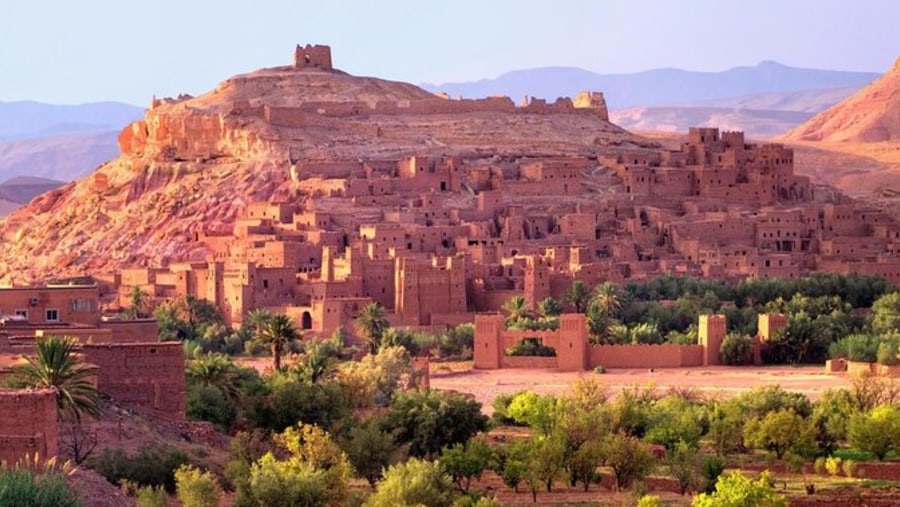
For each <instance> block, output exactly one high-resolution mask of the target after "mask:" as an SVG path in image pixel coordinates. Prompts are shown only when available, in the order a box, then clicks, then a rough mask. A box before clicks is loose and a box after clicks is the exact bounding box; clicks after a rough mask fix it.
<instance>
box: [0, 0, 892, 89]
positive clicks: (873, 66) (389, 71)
mask: <svg viewBox="0 0 900 507" xmlns="http://www.w3.org/2000/svg"><path fill="white" fill-rule="evenodd" d="M898 20H900V1H897V0H843V1H841V0H780V1H773V0H752V1H741V0H732V1H720V0H717V1H712V0H682V1H676V0H656V1H650V0H620V1H615V2H613V1H610V0H593V1H592V0H583V1H569V0H553V1H543V2H538V1H526V0H516V1H501V0H480V1H468V0H465V1H462V0H459V1H453V0H412V1H391V0H381V1H368V0H357V1H350V0H308V1H303V0H217V1H207V0H180V1H172V0H149V1H130V0H80V1H70V0H54V1H51V0H3V1H2V5H0V101H11V100H25V99H30V100H38V101H43V102H52V103H80V102H89V101H98V100H119V101H125V102H131V103H134V104H146V103H148V102H149V100H150V98H151V96H153V95H154V94H156V95H158V96H169V95H176V94H178V93H180V92H188V93H192V94H198V93H202V92H204V91H206V90H209V89H211V88H213V87H214V86H215V85H216V83H218V82H219V81H221V80H223V79H225V78H227V77H228V76H231V75H233V74H237V73H241V72H247V71H250V70H253V69H257V68H260V67H270V66H275V65H284V64H287V63H288V62H289V61H290V59H291V54H292V50H293V46H294V45H295V44H296V43H307V42H310V43H323V44H329V45H331V46H332V54H333V57H334V62H335V66H337V67H338V68H340V69H343V70H346V71H348V72H350V73H352V74H360V75H376V76H379V77H384V78H388V79H396V80H403V81H410V82H413V83H421V82H434V83H439V82H446V81H467V80H474V79H479V78H485V77H494V76H497V75H499V74H501V73H503V72H506V71H509V70H515V69H522V68H530V67H542V66H551V65H560V66H577V67H583V68H585V69H589V70H592V71H596V72H602V73H622V72H634V71H640V70H647V69H651V68H659V67H679V68H684V69H691V70H704V71H718V70H724V69H727V68H731V67H735V66H739V65H755V64H756V63H758V62H759V61H761V60H776V61H779V62H781V63H784V64H787V65H792V66H798V67H811V68H828V69H840V70H863V71H878V72H882V71H884V70H886V69H887V68H888V67H889V66H890V65H891V63H892V62H893V61H894V59H895V58H897V57H898V56H900V33H898V24H897V23H898Z"/></svg>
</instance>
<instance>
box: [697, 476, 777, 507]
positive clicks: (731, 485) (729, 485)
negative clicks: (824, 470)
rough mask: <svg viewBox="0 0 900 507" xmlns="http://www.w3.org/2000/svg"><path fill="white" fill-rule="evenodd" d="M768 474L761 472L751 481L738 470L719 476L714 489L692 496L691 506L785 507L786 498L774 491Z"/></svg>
mask: <svg viewBox="0 0 900 507" xmlns="http://www.w3.org/2000/svg"><path fill="white" fill-rule="evenodd" d="M770 480H771V479H770V475H769V473H768V472H763V473H762V474H760V477H759V479H758V480H756V481H751V480H750V479H748V478H747V477H745V476H744V475H743V474H742V473H740V472H737V471H735V472H731V473H730V474H728V475H725V476H722V477H720V478H719V481H718V482H717V483H716V491H715V492H713V493H703V494H701V495H698V496H696V497H694V501H693V503H692V504H691V505H693V507H747V506H750V505H752V506H754V507H787V505H788V502H787V500H786V499H785V498H784V497H783V496H782V495H779V494H778V493H776V492H775V488H773V487H772V485H771V483H770Z"/></svg>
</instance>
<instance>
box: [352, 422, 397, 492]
mask: <svg viewBox="0 0 900 507" xmlns="http://www.w3.org/2000/svg"><path fill="white" fill-rule="evenodd" d="M394 440H395V438H394V434H393V433H391V432H388V431H385V430H384V429H383V428H381V424H380V421H379V420H377V419H369V420H367V421H365V422H363V423H361V424H359V425H357V426H356V427H354V428H352V429H351V430H350V431H349V433H348V434H347V437H346V438H345V439H344V441H343V442H342V446H341V448H342V449H343V450H344V452H345V453H347V458H348V459H349V460H350V464H352V465H353V468H354V469H355V470H356V473H357V475H358V476H360V477H362V478H364V479H366V480H367V481H368V482H369V485H370V486H373V487H374V486H375V483H376V482H377V481H378V480H379V479H380V478H381V474H382V471H383V470H384V469H386V468H388V467H389V466H391V465H393V464H395V463H397V462H399V461H400V460H401V459H403V458H404V455H405V450H404V448H403V447H402V446H399V445H397V444H396V442H395V441H394Z"/></svg>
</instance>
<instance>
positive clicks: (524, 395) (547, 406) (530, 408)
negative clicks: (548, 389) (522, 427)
mask: <svg viewBox="0 0 900 507" xmlns="http://www.w3.org/2000/svg"><path fill="white" fill-rule="evenodd" d="M506 417H508V418H510V419H512V420H513V421H515V422H517V423H519V424H527V425H528V426H531V428H532V429H534V430H535V431H536V432H538V433H540V434H542V435H549V434H550V431H551V430H552V429H553V424H554V422H555V420H556V397H555V396H553V395H552V394H545V395H541V394H537V393H535V392H533V391H522V392H521V393H518V394H516V395H515V396H514V397H513V399H512V401H510V403H509V406H508V407H507V408H506Z"/></svg>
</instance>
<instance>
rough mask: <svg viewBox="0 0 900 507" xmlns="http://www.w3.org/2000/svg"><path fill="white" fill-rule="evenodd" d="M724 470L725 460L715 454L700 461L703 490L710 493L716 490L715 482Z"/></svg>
mask: <svg viewBox="0 0 900 507" xmlns="http://www.w3.org/2000/svg"><path fill="white" fill-rule="evenodd" d="M724 471H725V460H724V459H722V457H721V456H717V455H715V454H713V455H710V456H706V457H705V458H703V460H702V461H701V462H700V477H701V478H702V479H703V491H704V492H706V493H712V492H713V491H715V490H716V482H718V480H719V476H720V475H722V472H724Z"/></svg>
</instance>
